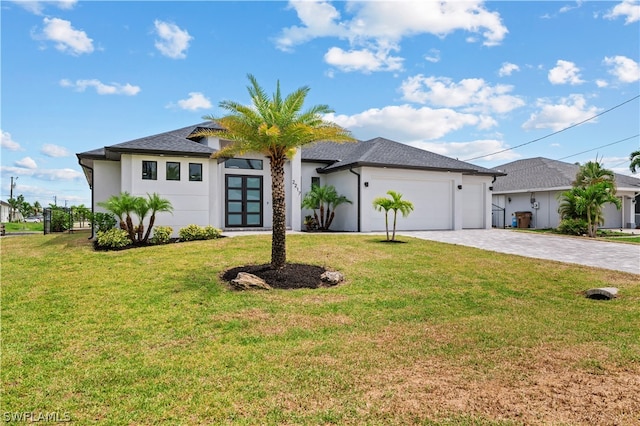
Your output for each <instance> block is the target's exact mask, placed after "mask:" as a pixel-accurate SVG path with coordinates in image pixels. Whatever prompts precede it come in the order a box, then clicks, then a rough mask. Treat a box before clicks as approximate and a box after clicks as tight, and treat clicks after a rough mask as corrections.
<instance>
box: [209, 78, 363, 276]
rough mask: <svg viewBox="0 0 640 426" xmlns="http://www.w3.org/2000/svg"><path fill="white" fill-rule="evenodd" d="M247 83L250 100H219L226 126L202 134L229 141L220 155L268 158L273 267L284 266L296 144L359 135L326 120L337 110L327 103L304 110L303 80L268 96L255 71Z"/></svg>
mask: <svg viewBox="0 0 640 426" xmlns="http://www.w3.org/2000/svg"><path fill="white" fill-rule="evenodd" d="M248 78H249V82H250V83H251V84H250V86H248V87H247V89H248V91H249V95H250V97H251V103H252V105H251V106H246V105H242V104H240V103H238V102H234V101H223V102H220V104H219V106H220V108H222V109H224V110H227V111H229V113H230V114H229V115H227V116H225V117H222V118H220V119H216V118H214V117H211V116H209V117H205V118H206V119H209V120H211V121H214V122H216V123H218V124H219V125H220V126H222V128H223V129H224V130H223V131H220V130H214V129H202V131H201V132H199V133H198V135H199V136H214V137H217V138H220V139H225V140H228V141H230V142H231V143H230V144H229V145H227V146H225V147H224V148H222V149H221V150H220V151H218V152H217V153H216V154H214V155H215V157H217V158H224V157H233V156H234V155H236V154H241V153H245V152H258V153H261V154H263V155H265V156H266V157H267V158H268V159H269V164H270V171H271V200H272V201H271V205H272V211H273V215H272V216H273V229H272V234H271V267H272V268H273V269H282V268H284V266H285V264H286V261H287V246H286V204H285V185H284V165H285V163H286V161H287V160H289V159H291V158H292V157H293V156H294V155H295V153H296V151H297V149H298V148H301V147H303V146H306V145H309V144H312V143H314V142H318V141H332V142H351V141H355V139H353V138H352V137H351V134H350V133H349V131H348V130H345V129H343V128H342V127H340V126H338V125H337V124H335V123H332V122H329V121H325V120H324V119H323V115H324V114H328V113H331V112H333V110H332V109H331V108H329V106H327V105H315V106H312V107H311V108H309V109H307V110H306V111H302V108H303V106H304V101H305V99H306V97H307V94H308V93H309V90H310V89H309V87H307V86H304V87H301V88H299V89H297V90H295V91H294V92H293V93H291V94H289V95H288V96H286V97H285V98H283V97H282V94H281V93H280V82H279V81H278V83H277V84H276V92H275V93H274V94H273V96H272V97H271V98H269V97H268V96H267V94H266V92H265V91H264V89H263V88H262V87H260V85H259V84H258V81H257V80H256V79H255V77H254V76H253V75H249V76H248Z"/></svg>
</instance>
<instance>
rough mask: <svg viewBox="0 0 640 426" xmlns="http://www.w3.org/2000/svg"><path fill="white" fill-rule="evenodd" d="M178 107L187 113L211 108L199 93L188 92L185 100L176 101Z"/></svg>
mask: <svg viewBox="0 0 640 426" xmlns="http://www.w3.org/2000/svg"><path fill="white" fill-rule="evenodd" d="M178 106H179V107H180V108H182V109H186V110H189V111H196V110H199V109H209V108H211V101H210V100H209V99H208V98H207V97H205V96H204V95H203V94H202V93H200V92H190V93H189V97H188V98H187V99H181V100H179V101H178Z"/></svg>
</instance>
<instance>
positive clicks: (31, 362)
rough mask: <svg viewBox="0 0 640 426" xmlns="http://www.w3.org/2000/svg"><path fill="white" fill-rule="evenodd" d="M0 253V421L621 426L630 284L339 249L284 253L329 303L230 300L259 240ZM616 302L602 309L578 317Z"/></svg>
mask: <svg viewBox="0 0 640 426" xmlns="http://www.w3.org/2000/svg"><path fill="white" fill-rule="evenodd" d="M87 237H88V234H87V233H75V234H67V233H65V234H55V235H47V236H44V235H33V236H24V237H11V238H4V239H2V240H1V250H2V269H1V276H0V278H1V280H2V299H1V300H2V311H1V319H2V323H1V325H2V366H1V367H2V368H1V380H2V395H1V397H0V403H1V407H0V411H2V412H3V413H15V412H22V413H24V412H30V413H36V414H37V413H52V412H53V413H58V414H59V418H64V417H63V416H65V415H67V416H69V417H70V419H71V420H72V421H73V422H74V423H73V424H91V423H104V424H113V425H121V424H144V425H147V424H148V425H151V424H154V425H155V424H166V425H174V424H184V425H193V424H233V425H236V424H239V425H245V424H246V425H256V424H273V425H276V424H289V425H292V424H323V425H324V424H353V425H361V424H368V425H388V424H397V425H401V424H402V425H404V424H437V423H442V424H456V425H466V424H474V425H479V424H522V423H524V424H593V423H600V424H616V423H617V424H632V423H633V422H635V421H637V420H638V417H637V414H638V412H640V382H639V381H638V377H639V375H640V355H639V354H640V327H638V324H640V276H638V275H631V274H625V273H618V272H613V271H607V270H599V269H592V268H586V267H583V266H573V265H566V264H561V263H555V262H549V261H542V260H535V259H528V258H521V257H517V256H510V255H503V254H498V253H492V252H487V251H482V250H477V249H473V248H467V247H461V246H454V245H448V244H440V243H436V242H430V241H423V240H417V239H409V238H402V240H403V241H406V243H405V244H384V243H380V242H379V241H380V239H381V238H380V237H376V236H370V235H369V236H367V235H353V234H331V235H327V234H296V235H291V236H289V237H288V240H287V241H288V248H289V252H288V254H289V260H290V261H293V262H306V263H314V264H318V265H322V266H329V267H331V268H334V269H337V270H339V271H341V272H343V273H344V274H345V275H346V282H345V283H344V284H342V285H340V286H338V287H334V288H326V289H318V290H289V291H287V290H275V291H271V292H234V291H230V290H229V289H227V287H226V286H225V285H224V284H223V283H222V282H220V280H219V279H218V276H219V274H220V273H221V272H222V271H223V270H225V269H227V268H230V267H234V266H240V265H243V264H248V263H268V262H269V256H270V236H269V235H260V236H245V237H237V238H223V239H219V240H209V241H199V242H190V243H181V244H171V245H166V246H153V247H145V248H138V249H132V250H126V251H117V252H95V251H93V249H92V246H91V243H90V242H89V241H87ZM612 286H615V287H618V288H619V290H620V293H619V295H620V297H619V298H618V299H615V300H612V301H595V300H590V299H586V298H584V297H583V295H582V294H581V292H582V291H584V290H586V289H589V288H592V287H612Z"/></svg>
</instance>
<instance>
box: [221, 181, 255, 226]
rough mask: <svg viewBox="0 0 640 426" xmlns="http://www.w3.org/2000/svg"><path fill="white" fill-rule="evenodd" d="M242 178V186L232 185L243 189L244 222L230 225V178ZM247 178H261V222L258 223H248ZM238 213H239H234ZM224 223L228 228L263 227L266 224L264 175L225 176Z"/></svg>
mask: <svg viewBox="0 0 640 426" xmlns="http://www.w3.org/2000/svg"><path fill="white" fill-rule="evenodd" d="M238 177H239V178H242V186H241V187H235V186H233V187H231V189H240V190H241V191H242V213H241V214H242V223H241V224H239V225H229V178H238ZM247 178H252V179H260V200H259V202H260V223H259V224H257V225H247V197H246V196H247V189H255V188H247ZM234 214H237V213H234ZM224 224H225V227H226V228H262V226H263V224H264V179H263V176H256V175H225V176H224Z"/></svg>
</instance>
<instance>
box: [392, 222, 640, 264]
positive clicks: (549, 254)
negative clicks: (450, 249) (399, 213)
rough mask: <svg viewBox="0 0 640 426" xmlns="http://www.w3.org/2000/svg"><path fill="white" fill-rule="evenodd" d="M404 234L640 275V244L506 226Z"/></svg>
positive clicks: (406, 232) (405, 232) (402, 233)
mask: <svg viewBox="0 0 640 426" xmlns="http://www.w3.org/2000/svg"><path fill="white" fill-rule="evenodd" d="M399 234H401V235H406V236H411V237H416V238H422V239H425V240H433V241H440V242H443V243H451V244H460V245H463V246H470V247H476V248H480V249H483V250H491V251H496V252H499V253H508V254H517V255H520V256H525V257H534V258H538V259H547V260H557V261H559V262H567V263H577V264H579V265H587V266H594V267H596V268H605V269H613V270H616V271H624V272H631V273H633V274H640V245H634V244H620V243H611V242H608V241H600V240H592V239H587V238H570V237H560V236H555V235H546V234H534V233H525V232H517V231H511V230H505V229H466V230H462V231H411V232H408V231H403V232H399Z"/></svg>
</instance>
